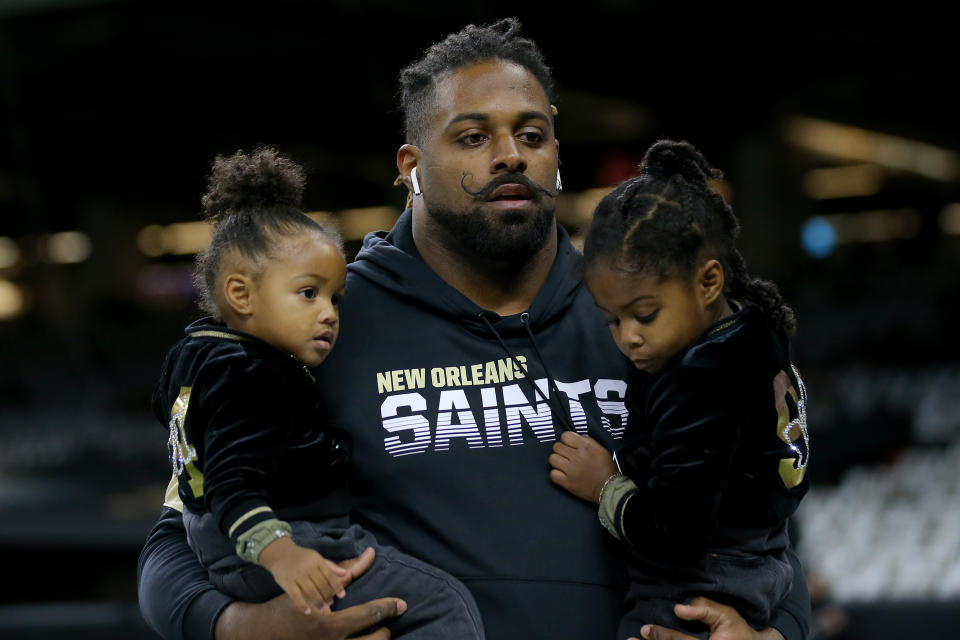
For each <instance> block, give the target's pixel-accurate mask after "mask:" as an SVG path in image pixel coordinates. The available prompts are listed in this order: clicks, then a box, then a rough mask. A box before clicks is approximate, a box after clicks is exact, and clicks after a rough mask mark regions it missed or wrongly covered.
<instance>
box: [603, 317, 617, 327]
mask: <svg viewBox="0 0 960 640" xmlns="http://www.w3.org/2000/svg"><path fill="white" fill-rule="evenodd" d="M604 321H605V322H606V323H607V326H608V327H619V326H620V319H619V318H604Z"/></svg>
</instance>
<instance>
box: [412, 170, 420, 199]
mask: <svg viewBox="0 0 960 640" xmlns="http://www.w3.org/2000/svg"><path fill="white" fill-rule="evenodd" d="M410 182H412V183H413V195H415V196H419V195H420V194H421V193H423V192H422V191H420V183H419V182H417V168H416V167H414V168H413V170H412V171H410Z"/></svg>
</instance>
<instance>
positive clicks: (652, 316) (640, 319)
mask: <svg viewBox="0 0 960 640" xmlns="http://www.w3.org/2000/svg"><path fill="white" fill-rule="evenodd" d="M658 313H660V309H657V310H656V311H654V312H653V313H648V314H647V315H645V316H633V317H634V319H635V320H636V321H637V322H639V323H640V324H650V323H651V322H653V321H654V320H656V319H657V314H658Z"/></svg>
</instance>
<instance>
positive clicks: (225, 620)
mask: <svg viewBox="0 0 960 640" xmlns="http://www.w3.org/2000/svg"><path fill="white" fill-rule="evenodd" d="M373 559H374V551H373V549H370V548H367V549H366V550H365V551H364V552H363V553H362V554H360V555H359V556H358V557H356V558H351V559H349V560H344V561H342V562H340V563H339V565H340V567H342V568H343V569H346V571H347V575H346V576H345V577H344V578H342V580H343V582H344V585H347V584H349V583H350V582H351V581H353V580H355V579H356V578H358V577H359V576H360V575H362V574H363V572H364V571H366V570H367V569H369V568H370V565H371V564H373ZM406 610H407V603H406V602H404V601H403V600H400V599H399V598H380V599H379V600H372V601H370V602H367V603H364V604H358V605H356V606H354V607H349V608H347V609H343V610H341V611H329V610H328V611H324V612H320V613H318V612H314V614H313V615H309V616H305V615H303V613H302V612H301V611H298V610H297V609H296V608H295V607H294V605H293V602H292V601H291V599H290V596H288V595H287V594H282V595H279V596H277V597H276V598H274V599H273V600H268V601H267V602H262V603H251V602H239V601H237V602H233V603H231V604H230V605H228V606H227V608H226V609H224V610H223V612H222V613H221V614H220V617H219V618H217V626H216V640H259V639H260V638H272V639H275V640H345V639H346V638H358V639H361V640H388V638H390V631H389V630H388V629H385V628H379V629H376V630H371V632H370V633H369V634H367V635H363V636H354V634H356V633H359V632H361V631H363V630H365V629H369V628H370V627H372V626H374V625H376V624H380V623H382V622H384V621H385V620H386V619H387V618H393V617H396V616H398V615H400V614H402V613H403V612H404V611H406Z"/></svg>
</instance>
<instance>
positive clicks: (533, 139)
mask: <svg viewBox="0 0 960 640" xmlns="http://www.w3.org/2000/svg"><path fill="white" fill-rule="evenodd" d="M517 137H518V138H520V140H522V141H523V142H526V143H527V144H540V143H541V142H543V134H542V133H540V132H539V131H523V132H521V133H520V134H518V135H517Z"/></svg>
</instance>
